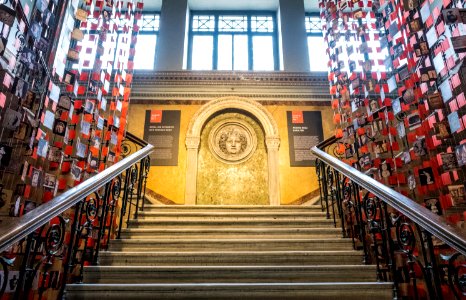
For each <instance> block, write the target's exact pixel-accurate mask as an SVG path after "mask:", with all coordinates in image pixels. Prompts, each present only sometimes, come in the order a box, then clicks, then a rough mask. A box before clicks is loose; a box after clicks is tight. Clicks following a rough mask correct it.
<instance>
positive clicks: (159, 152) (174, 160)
mask: <svg viewBox="0 0 466 300" xmlns="http://www.w3.org/2000/svg"><path fill="white" fill-rule="evenodd" d="M180 117H181V111H179V110H146V122H145V126H144V140H145V141H147V142H148V143H149V144H152V145H154V147H155V150H154V152H152V154H151V155H150V162H151V166H177V165H178V144H179V138H180Z"/></svg>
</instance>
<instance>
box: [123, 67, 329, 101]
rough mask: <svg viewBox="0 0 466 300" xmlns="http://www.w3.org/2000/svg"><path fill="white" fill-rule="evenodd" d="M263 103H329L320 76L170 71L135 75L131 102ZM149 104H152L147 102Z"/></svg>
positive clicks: (280, 73)
mask: <svg viewBox="0 0 466 300" xmlns="http://www.w3.org/2000/svg"><path fill="white" fill-rule="evenodd" d="M232 96H234V97H240V98H249V99H254V100H256V101H259V102H261V103H263V102H264V101H298V100H299V101H313V102H319V101H325V102H328V101H330V95H329V84H328V79H327V76H326V75H325V74H324V73H288V72H231V71H230V72H224V71H207V72H205V71H174V72H136V73H135V75H134V77H133V88H132V93H131V99H132V101H133V103H137V104H141V103H148V101H162V102H163V101H183V100H186V99H189V100H199V101H204V102H205V101H210V100H212V99H218V98H223V97H232ZM151 103H152V102H151Z"/></svg>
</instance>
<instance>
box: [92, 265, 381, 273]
mask: <svg viewBox="0 0 466 300" xmlns="http://www.w3.org/2000/svg"><path fill="white" fill-rule="evenodd" d="M84 268H85V270H86V271H88V272H97V271H112V270H119V269H120V270H125V271H128V272H130V271H141V272H144V271H145V272H148V271H157V272H159V271H162V270H169V271H180V270H211V271H214V270H225V269H229V270H277V269H282V270H289V269H291V270H325V271H327V270H331V269H335V270H352V269H361V270H375V269H376V266H375V265H299V266H296V265H259V266H251V265H244V266H241V265H235V266H230V265H217V266H196V265H193V266H179V265H173V266H85V267H84Z"/></svg>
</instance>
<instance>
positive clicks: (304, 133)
mask: <svg viewBox="0 0 466 300" xmlns="http://www.w3.org/2000/svg"><path fill="white" fill-rule="evenodd" d="M286 117H287V121H288V143H289V145H290V165H291V166H292V167H314V166H315V159H316V157H315V156H314V155H313V154H312V153H311V151H310V149H311V148H312V147H314V146H315V145H317V144H318V143H320V142H321V141H322V140H323V138H324V133H323V129H322V115H321V112H320V111H287V112H286Z"/></svg>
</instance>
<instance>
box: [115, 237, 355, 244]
mask: <svg viewBox="0 0 466 300" xmlns="http://www.w3.org/2000/svg"><path fill="white" fill-rule="evenodd" d="M218 242H230V243H256V242H257V241H256V240H251V239H212V238H202V239H198V238H196V239H119V240H114V241H113V243H131V244H137V243H160V244H171V243H218ZM260 242H261V243H267V242H277V243H288V242H292V243H296V242H302V243H306V242H309V243H311V242H330V243H332V242H334V243H341V242H348V243H351V240H350V239H344V238H309V239H303V238H294V239H288V238H287V239H281V238H280V239H279V238H275V239H261V240H260Z"/></svg>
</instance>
